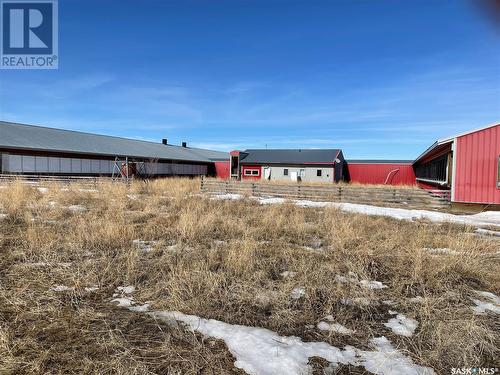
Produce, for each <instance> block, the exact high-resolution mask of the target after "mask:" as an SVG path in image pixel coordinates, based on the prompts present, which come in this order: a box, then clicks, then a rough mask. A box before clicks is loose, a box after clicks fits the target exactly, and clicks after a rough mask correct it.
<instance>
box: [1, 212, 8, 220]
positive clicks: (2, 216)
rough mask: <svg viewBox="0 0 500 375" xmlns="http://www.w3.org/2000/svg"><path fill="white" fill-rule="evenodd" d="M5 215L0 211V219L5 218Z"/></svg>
mask: <svg viewBox="0 0 500 375" xmlns="http://www.w3.org/2000/svg"><path fill="white" fill-rule="evenodd" d="M7 216H8V215H7V214H2V213H0V220H3V219H5V218H6V217H7Z"/></svg>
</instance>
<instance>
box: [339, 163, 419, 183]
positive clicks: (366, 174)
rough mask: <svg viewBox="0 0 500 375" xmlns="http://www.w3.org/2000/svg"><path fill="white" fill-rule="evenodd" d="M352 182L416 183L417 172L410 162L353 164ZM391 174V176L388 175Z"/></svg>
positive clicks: (349, 164) (351, 165)
mask: <svg viewBox="0 0 500 375" xmlns="http://www.w3.org/2000/svg"><path fill="white" fill-rule="evenodd" d="M348 169H349V178H350V179H351V182H358V183H360V184H384V183H385V182H386V180H387V184H388V185H414V184H415V183H416V180H415V172H414V171H413V167H412V166H411V165H410V164H372V163H370V164H351V163H348ZM388 176H389V177H388Z"/></svg>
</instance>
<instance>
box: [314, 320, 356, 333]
mask: <svg viewBox="0 0 500 375" xmlns="http://www.w3.org/2000/svg"><path fill="white" fill-rule="evenodd" d="M317 327H318V329H319V330H320V331H328V332H335V333H340V334H341V335H349V334H351V333H353V331H351V330H350V329H349V328H347V327H344V326H343V325H342V324H339V323H328V322H325V321H321V322H319V323H318V324H317Z"/></svg>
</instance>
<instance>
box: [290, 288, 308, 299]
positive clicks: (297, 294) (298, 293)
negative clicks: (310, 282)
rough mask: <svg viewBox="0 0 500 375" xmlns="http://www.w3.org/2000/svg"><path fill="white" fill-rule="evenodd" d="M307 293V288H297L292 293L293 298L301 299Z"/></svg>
mask: <svg viewBox="0 0 500 375" xmlns="http://www.w3.org/2000/svg"><path fill="white" fill-rule="evenodd" d="M305 295H306V290H305V289H304V288H295V289H293V290H292V292H291V293H290V298H291V299H301V298H302V297H304V296H305Z"/></svg>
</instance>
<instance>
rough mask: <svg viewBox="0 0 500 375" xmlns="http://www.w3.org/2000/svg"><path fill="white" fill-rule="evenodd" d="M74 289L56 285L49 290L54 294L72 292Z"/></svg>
mask: <svg viewBox="0 0 500 375" xmlns="http://www.w3.org/2000/svg"><path fill="white" fill-rule="evenodd" d="M73 289H74V288H71V287H69V286H66V285H56V286H53V287H52V288H50V290H53V291H54V292H66V291H68V290H73Z"/></svg>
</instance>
